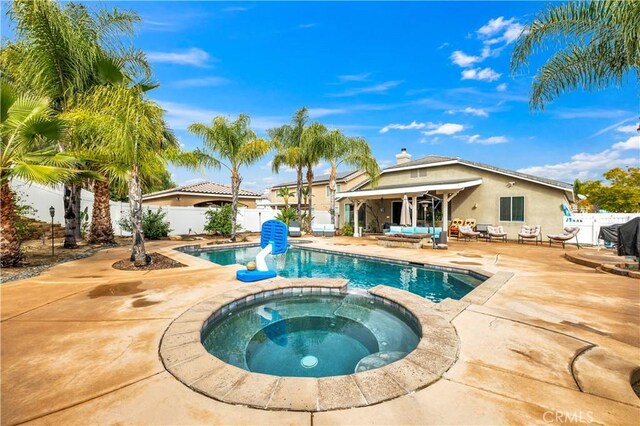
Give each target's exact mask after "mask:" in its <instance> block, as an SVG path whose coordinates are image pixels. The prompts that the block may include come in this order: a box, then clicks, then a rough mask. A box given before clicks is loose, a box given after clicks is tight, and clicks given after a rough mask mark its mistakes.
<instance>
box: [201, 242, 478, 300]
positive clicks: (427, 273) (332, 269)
mask: <svg viewBox="0 0 640 426" xmlns="http://www.w3.org/2000/svg"><path fill="white" fill-rule="evenodd" d="M259 251H260V247H258V246H253V247H240V248H234V249H224V250H212V251H201V252H195V253H192V254H194V255H195V256H198V257H201V258H203V259H206V260H208V261H210V262H213V263H217V264H219V265H232V264H234V263H239V264H242V265H246V264H247V262H249V261H252V260H255V258H256V255H257V254H258V252H259ZM267 265H268V266H269V269H272V270H275V271H277V272H278V275H280V276H282V277H286V278H345V279H348V280H349V286H350V287H355V288H363V289H368V288H372V287H375V286H377V285H380V284H382V285H387V286H390V287H394V288H399V289H402V290H406V291H409V292H411V293H414V294H417V295H419V296H422V297H425V298H427V299H429V300H432V301H434V302H439V301H441V300H442V299H445V298H447V297H450V298H452V299H460V298H462V297H463V296H464V295H466V294H467V293H469V292H470V291H471V290H473V289H474V288H475V287H476V286H478V285H479V284H480V283H481V282H482V280H480V279H478V278H476V277H475V276H471V275H468V274H463V273H453V272H444V271H438V270H435V269H429V268H427V267H424V266H421V265H412V264H405V263H400V262H389V261H386V260H383V259H367V258H362V257H354V256H346V255H342V254H339V253H326V252H321V251H317V250H313V249H307V248H300V247H295V246H293V247H290V248H289V250H288V251H287V252H286V253H285V254H283V255H281V256H267Z"/></svg>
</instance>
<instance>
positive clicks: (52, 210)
mask: <svg viewBox="0 0 640 426" xmlns="http://www.w3.org/2000/svg"><path fill="white" fill-rule="evenodd" d="M49 214H50V215H51V256H52V257H53V256H54V249H53V243H54V240H53V217H54V216H55V215H56V209H55V207H53V206H51V207H49Z"/></svg>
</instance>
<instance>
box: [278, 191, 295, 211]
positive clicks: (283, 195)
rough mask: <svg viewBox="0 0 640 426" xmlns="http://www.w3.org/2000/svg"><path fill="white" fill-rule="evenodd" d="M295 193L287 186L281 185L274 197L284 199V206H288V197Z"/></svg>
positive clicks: (286, 207)
mask: <svg viewBox="0 0 640 426" xmlns="http://www.w3.org/2000/svg"><path fill="white" fill-rule="evenodd" d="M294 195H295V194H294V193H293V192H291V190H290V189H289V187H288V186H283V187H281V188H279V189H278V190H277V191H276V197H280V198H282V199H284V208H285V209H288V208H289V197H293V196H294Z"/></svg>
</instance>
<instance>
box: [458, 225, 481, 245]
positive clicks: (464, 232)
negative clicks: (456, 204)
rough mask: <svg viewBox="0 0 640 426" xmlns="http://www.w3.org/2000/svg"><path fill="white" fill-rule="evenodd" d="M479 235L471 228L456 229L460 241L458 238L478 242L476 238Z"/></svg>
mask: <svg viewBox="0 0 640 426" xmlns="http://www.w3.org/2000/svg"><path fill="white" fill-rule="evenodd" d="M479 235H480V232H476V231H474V230H473V228H471V227H470V226H464V225H463V226H461V227H459V228H458V240H460V237H462V238H464V240H465V241H466V240H471V238H475V239H476V241H478V236H479Z"/></svg>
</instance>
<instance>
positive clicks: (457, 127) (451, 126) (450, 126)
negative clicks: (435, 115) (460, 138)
mask: <svg viewBox="0 0 640 426" xmlns="http://www.w3.org/2000/svg"><path fill="white" fill-rule="evenodd" d="M428 127H429V128H433V130H427V131H424V132H422V134H423V135H425V136H431V135H453V134H456V133H458V132H461V131H463V130H464V126H463V125H462V124H456V123H444V124H440V125H437V124H430V125H429V126H428Z"/></svg>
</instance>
